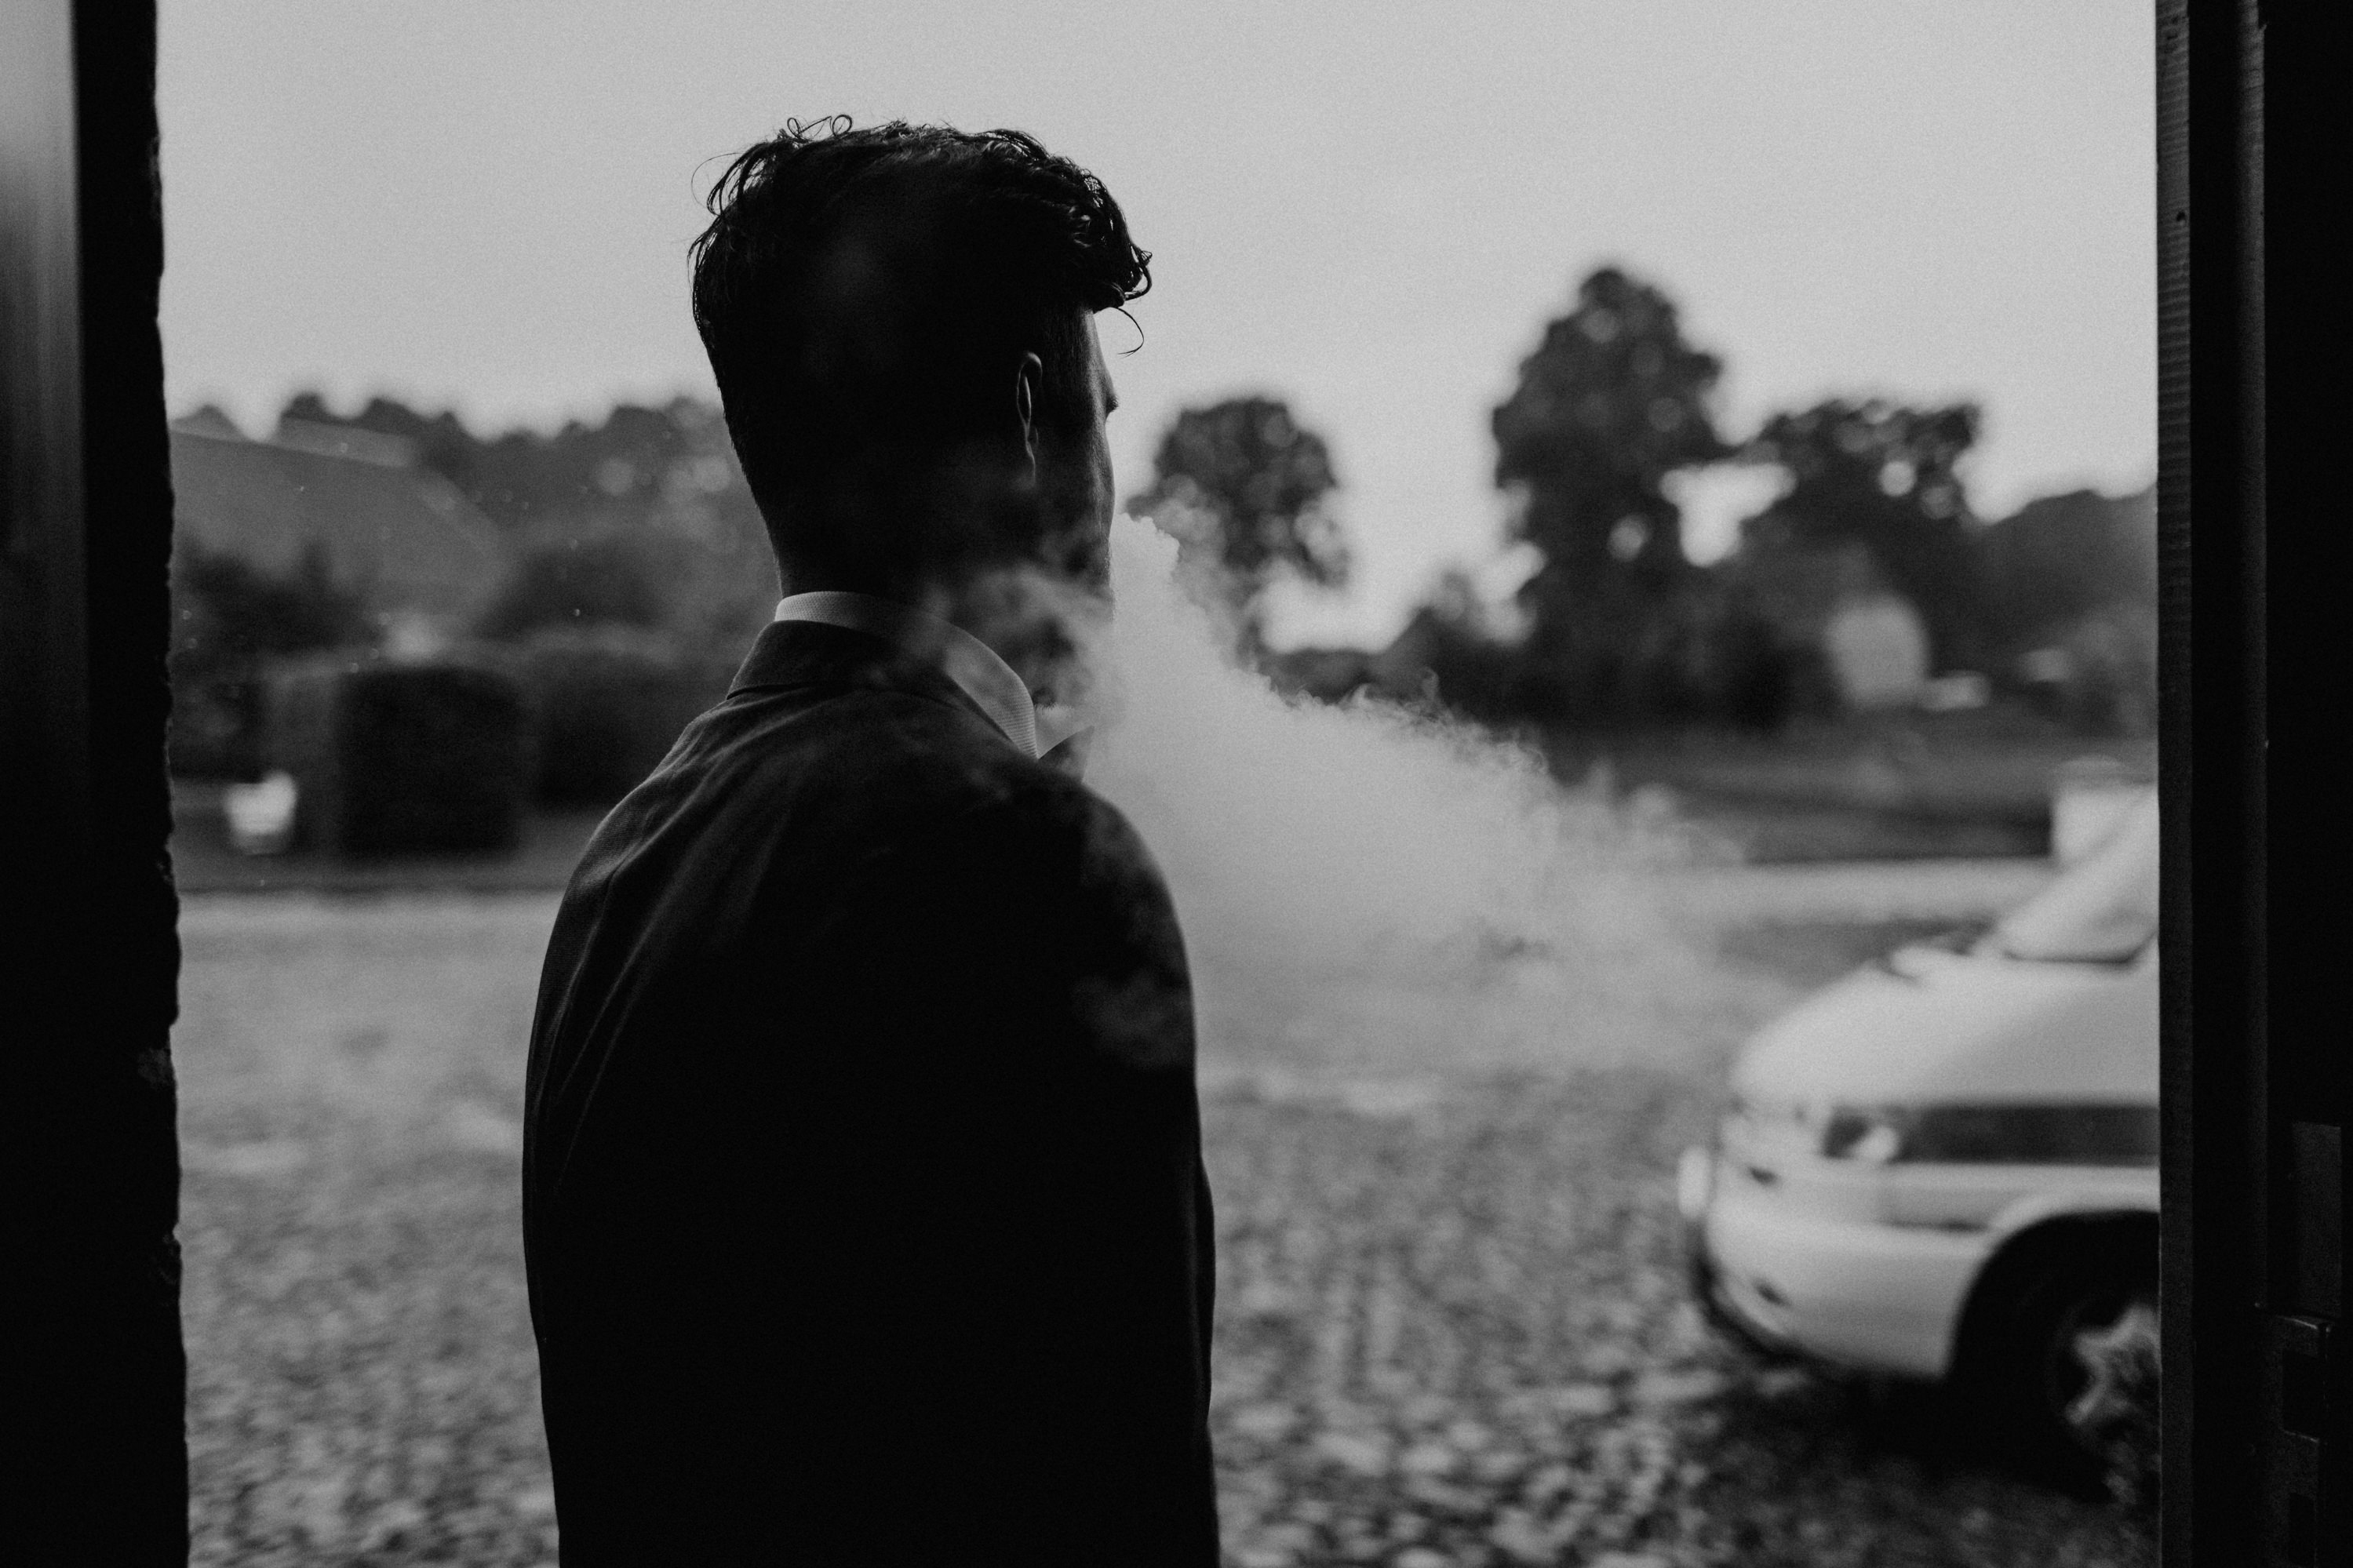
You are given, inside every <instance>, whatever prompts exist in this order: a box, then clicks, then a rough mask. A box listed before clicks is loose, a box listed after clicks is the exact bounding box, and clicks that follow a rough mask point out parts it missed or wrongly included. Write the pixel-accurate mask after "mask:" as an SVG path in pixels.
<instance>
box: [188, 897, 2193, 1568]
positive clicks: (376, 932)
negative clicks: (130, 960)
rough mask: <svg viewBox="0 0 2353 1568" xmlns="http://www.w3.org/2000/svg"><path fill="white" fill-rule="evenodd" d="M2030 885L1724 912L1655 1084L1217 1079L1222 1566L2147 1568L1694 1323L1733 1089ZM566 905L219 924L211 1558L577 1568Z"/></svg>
mask: <svg viewBox="0 0 2353 1568" xmlns="http://www.w3.org/2000/svg"><path fill="white" fill-rule="evenodd" d="M1747 875H1750V876H1757V875H1769V873H1748V874H1747ZM2008 875H2009V876H2010V880H2009V881H2007V882H2003V881H2002V880H2001V878H2000V877H1999V876H1997V877H1994V878H1992V879H1987V878H1986V877H1985V876H1984V875H1983V868H1978V869H1977V870H1975V871H1972V872H1969V873H1967V874H1965V875H1959V874H1957V876H1956V877H1955V878H1949V879H1947V882H1946V884H1944V885H1943V889H1942V892H1941V893H1940V892H1938V891H1937V890H1936V889H1935V888H1932V887H1930V886H1929V883H1928V882H1926V881H1924V880H1923V876H1924V873H1923V872H1921V871H1920V870H1919V869H1918V868H1914V869H1913V870H1911V871H1910V872H1909V873H1907V874H1906V878H1895V879H1881V881H1882V882H1887V881H1890V880H1894V881H1905V880H1907V879H1908V885H1909V886H1910V887H1911V889H1912V891H1911V892H1910V893H1909V894H1907V895H1906V896H1905V899H1900V900H1896V903H1897V904H1899V905H1901V908H1897V909H1894V910H1891V908H1890V907H1889V906H1888V904H1887V903H1886V901H1885V900H1882V901H1881V902H1879V903H1877V904H1873V903H1872V902H1871V900H1868V899H1863V898H1861V897H1849V898H1848V899H1846V900H1845V901H1844V902H1841V901H1840V900H1838V899H1837V898H1834V897H1831V896H1830V895H1829V894H1825V893H1824V892H1822V890H1821V885H1820V882H1819V880H1818V881H1817V882H1815V883H1811V884H1809V886H1808V887H1807V888H1806V889H1803V890H1802V893H1799V892H1796V891H1789V890H1788V889H1789V888H1790V887H1791V886H1793V885H1791V884H1786V883H1785V884H1784V885H1783V886H1784V889H1785V890H1784V892H1783V893H1782V894H1778V895H1777V894H1772V893H1770V892H1769V891H1767V890H1763V889H1764V884H1761V883H1755V882H1751V883H1747V884H1743V886H1744V887H1745V888H1746V889H1749V890H1747V891H1744V892H1741V893H1740V894H1738V895H1737V896H1738V897H1739V898H1744V899H1747V900H1751V901H1750V902H1749V903H1746V904H1736V903H1735V902H1733V901H1731V900H1733V899H1734V895H1732V894H1729V893H1723V892H1720V891H1719V892H1718V893H1717V894H1715V895H1712V899H1713V901H1714V905H1715V907H1716V908H1718V909H1719V910H1728V911H1731V912H1730V913H1728V914H1726V915H1725V918H1724V921H1723V922H1722V923H1723V925H1724V931H1722V932H1721V933H1720V934H1721V935H1722V936H1723V937H1724V938H1725V940H1724V941H1723V942H1721V943H1720V944H1719V950H1718V951H1717V952H1715V955H1714V956H1713V957H1712V958H1711V960H1710V965H1709V969H1708V973H1710V974H1711V975H1713V976H1715V979H1714V981H1712V982H1711V983H1710V984H1709V985H1708V986H1703V987H1699V988H1698V989H1700V990H1703V991H1704V993H1705V994H1700V995H1694V996H1684V997H1682V998H1679V999H1678V1000H1677V1004H1676V1005H1677V1006H1678V1007H1680V1008H1681V1009H1682V1010H1681V1011H1680V1012H1673V1013H1672V1017H1674V1018H1676V1019H1678V1020H1681V1021H1680V1022H1678V1023H1677V1024H1675V1025H1674V1027H1675V1028H1676V1029H1677V1030H1679V1031H1681V1032H1682V1033H1683V1035H1687V1036H1689V1037H1688V1038H1680V1039H1678V1040H1677V1041H1676V1042H1675V1043H1674V1047H1675V1048H1673V1049H1672V1050H1671V1049H1667V1048H1665V1047H1664V1046H1663V1045H1662V1048H1661V1049H1660V1050H1658V1051H1657V1052H1656V1053H1654V1054H1655V1057H1656V1060H1655V1061H1644V1060H1641V1059H1619V1060H1612V1061H1609V1062H1606V1063H1602V1062H1595V1061H1588V1060H1581V1059H1580V1060H1559V1059H1549V1058H1545V1057H1544V1056H1543V1055H1542V1054H1541V1053H1540V1052H1533V1051H1530V1050H1525V1049H1515V1050H1514V1051H1507V1052H1502V1053H1493V1054H1488V1055H1481V1054H1479V1053H1477V1052H1468V1053H1466V1052H1463V1051H1458V1050H1453V1049H1449V1050H1447V1051H1445V1052H1444V1053H1442V1054H1441V1053H1436V1052H1426V1053H1425V1059H1422V1060H1420V1061H1419V1062H1416V1061H1411V1060H1408V1059H1406V1058H1405V1056H1404V1055H1403V1054H1402V1053H1403V1047H1400V1046H1399V1045H1398V1043H1397V1042H1398V1038H1399V1037H1398V1036H1397V1035H1396V1034H1395V1033H1391V1034H1390V1035H1388V1036H1385V1037H1382V1039H1381V1040H1380V1041H1379V1042H1377V1047H1378V1048H1377V1049H1374V1048H1369V1047H1368V1048H1367V1050H1366V1052H1365V1053H1364V1054H1363V1055H1362V1056H1361V1058H1352V1057H1351V1056H1350V1054H1349V1051H1348V1050H1347V1049H1346V1048H1345V1045H1343V1044H1335V1042H1334V1041H1333V1040H1331V1039H1324V1040H1322V1041H1320V1042H1310V1043H1309V1045H1308V1046H1302V1045H1301V1044H1300V1043H1299V1042H1298V1041H1297V1040H1293V1039H1291V1038H1288V1037H1280V1036H1279V1035H1275V1034H1270V1035H1266V1036H1263V1037H1255V1036H1252V1035H1251V1034H1250V1032H1249V1031H1246V1030H1241V1031H1237V1030H1232V1029H1229V1030H1226V1031H1225V1033H1224V1034H1222V1035H1221V1036H1220V1037H1219V1038H1217V1039H1213V1040H1210V1041H1208V1042H1207V1043H1206V1048H1205V1068H1207V1069H1208V1070H1207V1071H1206V1072H1205V1112H1206V1127H1207V1136H1208V1154H1209V1161H1210V1167H1211V1171H1210V1174H1211V1180H1212V1184H1213V1185H1214V1187H1215V1190H1216V1194H1217V1201H1218V1206H1219V1241H1220V1257H1219V1263H1220V1269H1221V1280H1220V1290H1219V1325H1218V1344H1217V1356H1216V1367H1215V1376H1216V1381H1215V1389H1216V1393H1215V1401H1216V1406H1215V1424H1216V1435H1217V1441H1218V1447H1219V1463H1220V1468H1221V1473H1222V1478H1223V1487H1224V1493H1225V1496H1224V1505H1223V1506H1224V1518H1225V1521H1226V1534H1227V1546H1228V1557H1229V1562H1230V1563H1234V1564H1237V1565H1251V1568H1275V1565H1277V1564H1293V1563H1298V1564H1306V1563H1391V1564H1398V1565H1400V1568H1439V1565H1440V1564H1453V1563H1494V1564H1504V1563H1571V1564H1577V1563H1582V1564H1610V1565H1612V1568H1663V1565H1670V1564H1676V1565H1679V1564H1698V1563H1710V1564H1713V1563H1725V1564H1732V1563H1739V1564H1776V1563H1789V1564H1798V1563H1805V1564H1818V1563H1819V1564H1835V1563H1856V1564H1864V1563H1869V1564H1907V1563H1955V1564H1959V1563H1969V1564H1980V1563H1991V1564H2008V1563H2016V1564H2021V1568H2022V1565H2025V1564H2030V1563H2031V1564H2034V1565H2036V1568H2042V1565H2046V1564H2063V1563H2081V1564H2094V1563H2115V1564H2132V1563H2149V1562H2152V1561H2153V1560H2154V1537H2155V1531H2154V1525H2153V1522H2152V1521H2151V1520H2150V1519H2149V1517H2148V1516H2147V1514H2146V1513H2136V1512H2128V1511H2123V1510H2117V1509H2116V1508H2114V1507H2113V1506H2111V1505H2108V1504H2105V1503H2104V1502H2100V1501H2096V1500H2081V1499H2074V1498H2069V1497H2063V1496H2060V1495H2057V1494H2055V1493H2052V1492H2049V1491H2046V1490H2042V1489H2037V1488H2035V1487H2033V1486H2031V1485H2030V1484H2028V1483H2025V1482H2023V1481H2021V1480H2018V1479H2012V1478H2010V1477H2008V1476H2005V1475H2003V1474H2001V1473H2000V1471H1999V1470H1997V1469H1995V1468H1990V1467H1989V1465H1988V1464H1987V1463H1986V1462H1984V1461H1983V1460H1982V1459H1981V1458H1977V1457H1973V1456H1970V1455H1968V1454H1964V1453H1957V1452H1954V1451H1951V1450H1949V1449H1948V1448H1947V1447H1946V1446H1945V1445H1943V1443H1942V1442H1941V1439H1940V1436H1939V1435H1940V1434H1941V1433H1942V1432H1943V1431H1944V1430H1945V1429H1946V1427H1947V1426H1948V1425H1949V1423H1945V1422H1940V1421H1939V1420H1938V1419H1937V1410H1936V1406H1935V1404H1934V1402H1933V1401H1932V1400H1923V1399H1921V1398H1918V1397H1898V1398H1894V1399H1886V1398H1880V1399H1874V1398H1873V1397H1872V1396H1871V1395H1869V1394H1867V1392H1865V1391H1859V1390H1848V1389H1844V1388H1841V1387H1840V1386H1838V1385H1836V1384H1831V1383H1830V1382H1828V1381H1825V1380H1822V1379H1818V1378H1815V1377H1812V1376H1810V1375H1807V1374H1804V1373H1796V1372H1790V1371H1787V1370H1777V1369H1771V1368H1765V1367H1759V1366H1757V1365H1753V1364H1750V1363H1746V1362H1745V1361H1743V1360H1742V1359H1740V1358H1739V1357H1737V1356H1736V1355H1734V1354H1733V1353H1732V1352H1729V1351H1727V1350H1726V1349H1725V1348H1724V1347H1723V1346H1721V1345H1719V1344H1717V1343H1715V1342H1714V1341H1712V1340H1711V1339H1710V1338H1709V1337H1708V1335H1707V1334H1706V1333H1705V1332H1704V1331H1703V1330H1702V1329H1701V1327H1700V1326H1699V1324H1698V1322H1697V1321H1696V1317H1695V1314H1694V1312H1693V1311H1692V1310H1691V1309H1690V1307H1689V1306H1688V1304H1687V1303H1686V1302H1685V1301H1684V1300H1683V1290H1682V1286H1681V1280H1680V1273H1679V1266H1678V1258H1677V1251H1676V1240H1675V1236H1674V1230H1673V1225H1672V1218H1673V1205H1672V1192H1671V1177H1670V1172H1671V1170H1672V1161H1673V1157H1674V1153H1675V1152H1676V1151H1677V1150H1678V1149H1679V1148H1680V1147H1681V1146H1682V1144H1683V1142H1686V1141H1687V1140H1689V1139H1690V1138H1692V1137H1694V1136H1696V1135H1697V1134H1698V1133H1699V1132H1700V1131H1701V1129H1703V1128H1704V1125H1705V1122H1706V1120H1707V1118H1708V1116H1709V1114H1710V1113H1711V1106H1712V1098H1713V1093H1714V1077H1713V1075H1714V1071H1715V1066H1714V1065H1713V1064H1716V1063H1720V1060H1721V1057H1722V1054H1723V1052H1724V1051H1725V1049H1727V1048H1728V1047H1729V1044H1730V1042H1731V1041H1732V1040H1733V1039H1736V1037H1737V1036H1738V1034H1739V1033H1740V1032H1742V1031H1744V1030H1745V1029H1746V1028H1747V1027H1751V1026H1754V1024H1755V1023H1757V1022H1758V1021H1760V1020H1761V1018H1762V1017H1763V1016H1766V1015H1767V1014H1768V1013H1769V1012H1770V1011H1771V1010H1772V1009H1773V1008H1774V1007H1776V1006H1778V1005H1784V1004H1786V1002H1787V1001H1788V1000H1789V999H1790V998H1792V997H1794V996H1795V995H1797V994H1799V993H1800V991H1801V989H1802V988H1803V987H1804V986H1806V985H1809V984H1815V983H1817V982H1818V981H1819V980H1820V978H1822V977H1824V976H1825V975H1826V974H1828V973H1835V972H1837V970H1838V969H1840V968H1841V967H1843V966H1844V965H1845V964H1847V963H1851V962H1852V961H1853V958H1854V957H1855V956H1856V955H1857V954H1859V953H1862V952H1867V951H1868V950H1869V949H1870V948H1871V947H1872V946H1873V944H1874V943H1876V942H1882V941H1883V940H1884V939H1885V936H1886V934H1887V933H1888V932H1889V931H1899V930H1902V929H1904V927H1903V926H1902V923H1901V922H1903V921H1907V920H1908V921H1916V922H1932V921H1939V920H1944V919H1947V918H1950V919H1963V918H1968V917H1969V916H1971V915H1973V914H1978V913H1983V912H1989V911H1988V910H1981V909H1979V908H1978V907H1977V906H1978V905H1982V904H1984V903H1985V902H1986V900H1988V899H1989V898H1990V897H1992V896H1994V893H1995V892H1999V893H2000V896H2001V897H2002V899H2003V900H2004V901H2006V900H2007V899H2008V898H2009V897H2012V896H2015V893H2016V891H2017V890H2019V889H2022V888H2026V887H2031V882H2032V879H2033V877H2034V875H2036V873H2033V872H2032V870H2031V868H2024V867H2020V868H2012V869H2011V871H2010V873H2008ZM1970 878H1976V879H1977V881H1975V882H1971V881H1970V880H1969V879H1970ZM1862 880H1863V881H1864V882H1869V881H1870V880H1871V879H1869V878H1867V877H1866V878H1863V879H1862ZM1996 883H2000V887H1999V888H1996V887H1995V886H1994V884H1996ZM1965 884H1966V885H1965ZM1873 885H1877V884H1873ZM1989 889H1990V890H1989ZM1850 892H1852V889H1850ZM1777 899H1778V900H1779V901H1778V902H1777V901H1776V900H1777ZM1939 899H1941V900H1942V901H1941V902H1938V901H1937V900H1939ZM1907 900H1908V901H1907ZM1928 906H1934V907H1933V908H1931V907H1928ZM1964 906H1967V907H1964ZM552 910H553V900H552V899H550V898H548V897H546V896H544V895H504V896H477V897H466V896H449V895H427V894H399V895H387V896H384V897H378V898H369V899H345V900H324V899H320V898H316V897H311V896H303V895H294V894H282V895H269V896H264V897H233V896H231V897H219V898H195V899H191V900H189V903H188V908H187V911H186V918H185V922H184V933H185V942H186V951H187V964H186V973H185V983H184V997H185V1006H184V1017H183V1021H182V1024H181V1026H180V1028H179V1031H178V1035H177V1044H178V1051H179V1064H180V1071H181V1075H182V1103H183V1111H182V1127H183V1135H184V1141H185V1147H186V1163H187V1179H186V1187H185V1199H184V1215H185V1219H184V1223H183V1227H182V1235H183V1237H184V1242H185V1250H186V1258H187V1290H186V1321H187V1329H188V1342H189V1357H190V1436H191V1443H192V1447H193V1454H194V1482H195V1504H194V1510H195V1533H196V1550H195V1562H197V1563H206V1564H210V1563H254V1564H270V1563H369V1564H378V1563H382V1564H389V1563H427V1562H435V1563H481V1564H491V1563H514V1564H528V1563H551V1562H553V1561H554V1548H555V1533H554V1518H553V1499H552V1494H551V1493H550V1491H549V1489H548V1483H547V1474H546V1457H545V1451H544V1447H543V1443H542V1439H541V1435H540V1429H539V1422H538V1413H537V1386H536V1378H535V1369H534V1364H533V1353H532V1347H531V1338H530V1332H529V1326H528V1321H527V1318H526V1315H525V1305H524V1295H523V1285H522V1260H521V1252H520V1236H519V1226H518V1222H517V1215H516V1212H515V1195H516V1188H517V1170H516V1160H517V1154H518V1151H519V1149H520V1129H519V1123H518V1117H519V1114H520V1110H521V1104H520V1100H521V1078H522V1045H523V1038H524V1033H525V1029H526V1027H527V1024H528V1019H529V1012H530V1006H531V998H532V991H533V982H534V979H535V975H536V971H537V966H538V961H539V956H540V949H541V944H542V942H543V938H544V933H545V930H546V926H547V921H548V919H549V917H550V914H551V912H552ZM1891 922H1894V923H1891ZM1691 988H1692V987H1690V986H1686V987H1685V989H1691ZM1661 1016H1670V1014H1668V1013H1662V1015H1661Z"/></svg>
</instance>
